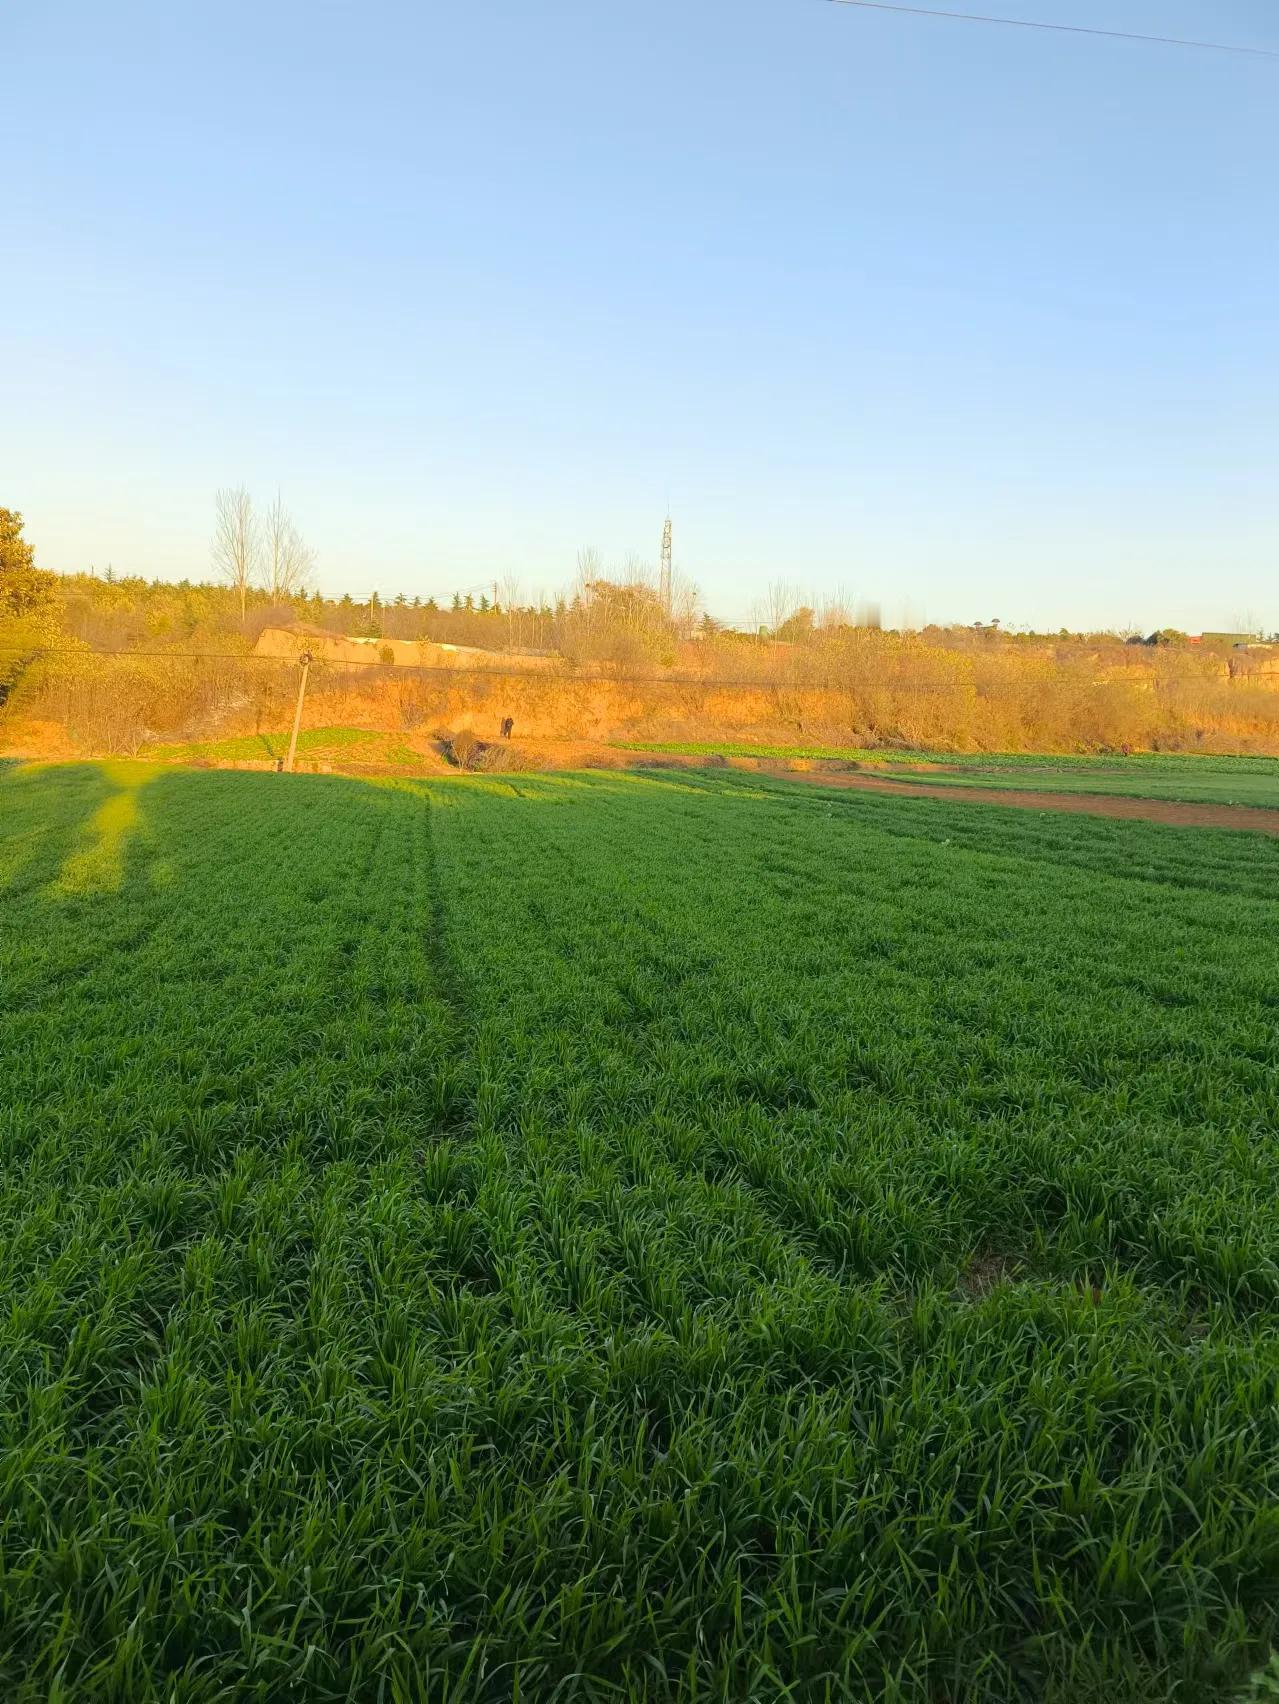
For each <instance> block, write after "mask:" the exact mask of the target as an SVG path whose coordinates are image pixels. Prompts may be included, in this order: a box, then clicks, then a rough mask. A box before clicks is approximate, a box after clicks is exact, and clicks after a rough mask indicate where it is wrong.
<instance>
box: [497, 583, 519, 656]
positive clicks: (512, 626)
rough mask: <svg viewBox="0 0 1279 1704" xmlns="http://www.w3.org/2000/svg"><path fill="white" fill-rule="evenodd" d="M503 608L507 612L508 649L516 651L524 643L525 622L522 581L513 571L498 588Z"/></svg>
mask: <svg viewBox="0 0 1279 1704" xmlns="http://www.w3.org/2000/svg"><path fill="white" fill-rule="evenodd" d="M497 590H498V593H499V597H500V605H501V608H502V609H504V610H505V611H506V648H507V650H508V651H514V650H515V649H517V647H518V646H520V645H522V644H523V643H524V621H523V615H522V612H521V610H520V580H519V575H518V574H516V573H514V572H513V571H512V572H511V573H509V574H507V575H505V576H504V577H503V579H502V582H501V584H500V585H499V587H498V588H497Z"/></svg>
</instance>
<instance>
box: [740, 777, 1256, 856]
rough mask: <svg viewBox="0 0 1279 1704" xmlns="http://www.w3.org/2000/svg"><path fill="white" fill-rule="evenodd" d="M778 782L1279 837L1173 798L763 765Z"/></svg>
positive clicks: (1252, 821)
mask: <svg viewBox="0 0 1279 1704" xmlns="http://www.w3.org/2000/svg"><path fill="white" fill-rule="evenodd" d="M760 767H761V769H763V770H764V771H765V773H766V774H769V775H775V776H777V778H778V779H779V780H783V781H794V782H796V783H799V784H803V783H805V782H807V783H808V784H809V785H810V786H811V785H816V786H818V787H838V788H848V789H849V790H851V791H854V792H864V793H893V794H895V795H896V796H897V797H898V798H904V799H945V800H946V801H947V803H948V804H952V805H962V804H977V805H1003V806H1005V807H1006V808H1007V809H1009V810H1014V811H1039V812H1041V813H1042V812H1046V811H1073V812H1076V813H1077V814H1079V815H1083V816H1104V817H1123V818H1125V819H1128V820H1130V821H1139V822H1166V823H1171V824H1172V825H1173V826H1174V827H1177V828H1238V829H1248V830H1250V831H1251V832H1252V833H1253V834H1270V835H1274V836H1275V837H1276V838H1279V811H1276V810H1268V809H1266V808H1265V807H1264V806H1261V805H1188V804H1179V803H1177V802H1175V801H1174V800H1171V799H1129V798H1120V797H1116V796H1115V795H1113V794H1110V793H1016V792H1011V791H1006V790H1005V789H1003V788H1002V787H946V786H936V785H930V784H929V783H928V782H927V781H891V780H889V779H888V778H887V777H885V776H880V775H866V774H859V775H850V774H848V773H847V772H841V773H830V772H827V773H825V774H808V775H805V774H798V773H796V772H795V771H793V770H789V769H783V768H781V767H780V766H779V765H776V764H768V765H765V764H761V765H760Z"/></svg>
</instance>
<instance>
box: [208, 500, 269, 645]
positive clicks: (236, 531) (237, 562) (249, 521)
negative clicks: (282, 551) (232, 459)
mask: <svg viewBox="0 0 1279 1704" xmlns="http://www.w3.org/2000/svg"><path fill="white" fill-rule="evenodd" d="M259 555H260V534H259V528H258V521H257V516H256V515H255V514H254V512H253V499H252V497H250V496H249V494H248V492H247V491H246V490H245V489H244V487H243V486H242V485H236V486H223V488H222V489H221V490H220V491H218V492H217V494H216V495H215V496H214V499H213V566H214V567H215V568H216V569H217V571H218V573H219V574H221V575H222V577H223V579H224V580H227V581H228V582H229V583H230V585H231V586H232V588H233V589H234V590H235V591H237V592H238V593H239V594H240V626H241V627H243V626H244V622H245V616H246V612H247V606H248V596H249V587H250V586H251V585H252V584H253V581H254V578H255V576H256V574H257V570H258V558H259Z"/></svg>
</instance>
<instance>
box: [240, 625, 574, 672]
mask: <svg viewBox="0 0 1279 1704" xmlns="http://www.w3.org/2000/svg"><path fill="white" fill-rule="evenodd" d="M303 651H309V652H310V653H311V655H312V656H313V657H314V658H315V660H316V662H323V663H328V664H329V665H330V666H331V667H333V668H338V669H340V668H351V669H354V668H363V667H367V666H368V665H369V664H380V665H381V666H382V667H384V668H397V669H447V668H469V669H482V668H489V669H498V668H500V669H528V670H537V669H545V668H549V667H551V666H552V662H551V659H549V658H546V657H531V656H524V655H520V654H517V653H515V652H511V651H486V650H484V649H482V648H481V647H480V646H478V645H442V644H438V643H437V642H436V641H435V640H434V639H377V638H368V637H366V636H365V635H364V634H345V633H330V632H329V631H328V630H327V628H323V627H316V626H315V625H314V624H313V623H312V622H309V621H292V622H290V623H289V624H288V625H287V626H280V627H264V628H263V629H262V631H261V633H260V634H259V635H258V642H257V644H256V645H255V646H254V647H253V654H254V656H255V657H279V658H280V659H281V660H282V661H292V660H293V658H295V657H297V656H298V655H299V654H300V653H301V652H303Z"/></svg>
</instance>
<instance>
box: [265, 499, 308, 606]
mask: <svg viewBox="0 0 1279 1704" xmlns="http://www.w3.org/2000/svg"><path fill="white" fill-rule="evenodd" d="M314 561H315V553H314V551H312V550H311V548H310V547H309V545H307V544H306V542H305V541H304V540H303V538H302V535H301V533H300V532H299V531H298V529H297V527H296V526H295V525H294V524H293V518H292V516H291V515H290V514H289V512H288V510H287V509H286V508H285V507H284V500H283V498H282V497H281V496H280V493H279V492H278V491H277V492H276V494H275V501H274V503H272V505H271V507H270V508H269V509H268V510H267V512H266V521H265V524H264V526H263V540H262V567H263V571H264V573H265V575H266V589H267V591H268V592H269V593H270V596H271V602H272V603H277V604H278V603H283V602H284V601H285V600H286V599H287V598H290V597H292V596H293V594H294V592H296V591H297V590H298V589H299V587H300V586H301V584H302V582H303V579H304V578H305V577H306V575H307V574H308V573H309V571H310V569H311V566H312V564H313V563H314Z"/></svg>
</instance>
